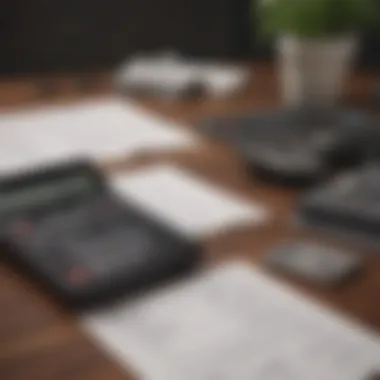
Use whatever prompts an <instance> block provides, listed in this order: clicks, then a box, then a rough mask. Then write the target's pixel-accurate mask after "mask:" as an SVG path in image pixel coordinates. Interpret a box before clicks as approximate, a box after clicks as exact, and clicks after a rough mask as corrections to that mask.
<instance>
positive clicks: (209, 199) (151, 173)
mask: <svg viewBox="0 0 380 380" xmlns="http://www.w3.org/2000/svg"><path fill="white" fill-rule="evenodd" d="M111 183H112V186H113V188H114V190H115V191H116V193H117V194H118V195H119V196H121V197H122V198H123V197H125V198H126V199H127V200H129V201H133V202H134V203H135V204H136V205H137V206H138V207H141V208H142V209H144V210H145V211H146V212H148V213H150V214H151V215H153V216H154V217H156V218H158V219H160V220H162V221H163V222H165V223H167V224H170V225H171V226H172V227H173V228H175V229H178V230H179V231H180V232H181V233H183V234H187V235H188V236H190V237H192V236H195V237H198V236H201V235H209V234H214V233H217V232H221V231H222V230H224V229H228V228H231V227H237V226H239V225H244V226H246V225H251V224H254V225H257V224H263V223H266V222H267V221H268V219H269V212H268V210H267V209H266V208H265V207H264V206H263V205H261V204H259V203H258V202H256V203H255V202H249V201H248V200H246V199H243V198H240V197H238V196H237V195H235V194H232V193H230V192H228V191H226V190H225V189H223V188H221V187H218V186H216V185H213V184H212V183H209V182H208V181H206V180H203V179H202V178H201V177H199V176H197V175H195V174H192V173H191V172H189V171H187V170H183V169H181V168H180V167H179V166H178V167H176V166H171V165H155V166H152V167H148V168H143V169H140V170H138V171H136V172H134V173H125V174H119V175H116V176H115V177H113V178H112V177H111Z"/></svg>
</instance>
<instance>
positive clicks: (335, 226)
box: [297, 163, 380, 246]
mask: <svg viewBox="0 0 380 380" xmlns="http://www.w3.org/2000/svg"><path fill="white" fill-rule="evenodd" d="M297 216H298V219H299V220H300V221H301V222H303V223H306V224H307V225H310V226H313V227H322V228H324V229H326V230H328V231H330V233H331V232H335V233H339V234H340V235H346V236H347V237H350V238H351V239H352V238H356V239H359V240H360V241H364V240H366V241H368V242H370V243H371V244H373V243H375V244H376V246H378V245H379V244H380V238H379V236H380V164H379V163H369V164H367V165H365V166H363V167H361V168H359V169H356V170H353V171H350V172H347V173H345V174H342V175H340V176H338V177H336V178H334V179H333V180H331V181H330V182H328V183H326V184H324V185H322V186H320V187H317V188H315V189H312V190H311V191H309V192H308V193H306V194H305V196H304V197H303V198H302V199H301V201H300V204H299V206H298V210H297Z"/></svg>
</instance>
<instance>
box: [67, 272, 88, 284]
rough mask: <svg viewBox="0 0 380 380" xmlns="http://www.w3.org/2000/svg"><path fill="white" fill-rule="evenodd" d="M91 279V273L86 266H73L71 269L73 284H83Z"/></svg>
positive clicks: (70, 276) (70, 275)
mask: <svg viewBox="0 0 380 380" xmlns="http://www.w3.org/2000/svg"><path fill="white" fill-rule="evenodd" d="M90 279H91V273H90V271H88V270H87V269H85V268H72V269H70V271H69V280H70V283H72V284H73V285H83V284H85V283H87V282H88V281H89V280H90Z"/></svg>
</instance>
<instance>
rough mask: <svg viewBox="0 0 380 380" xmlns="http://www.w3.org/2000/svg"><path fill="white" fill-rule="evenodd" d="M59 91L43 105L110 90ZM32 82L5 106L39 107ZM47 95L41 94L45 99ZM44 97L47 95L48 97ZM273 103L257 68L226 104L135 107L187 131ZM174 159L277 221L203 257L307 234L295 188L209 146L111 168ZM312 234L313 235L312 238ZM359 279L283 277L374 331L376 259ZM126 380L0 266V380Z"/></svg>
mask: <svg viewBox="0 0 380 380" xmlns="http://www.w3.org/2000/svg"><path fill="white" fill-rule="evenodd" d="M369 82H370V81H369V78H368V77H366V76H361V77H359V76H358V77H356V78H355V81H353V82H352V83H351V84H350V87H349V93H350V94H351V95H350V96H351V100H352V99H353V100H355V99H358V98H360V97H361V94H362V93H363V92H364V91H365V90H366V89H367V88H368V84H369ZM56 83H57V84H58V86H57V92H53V93H52V94H51V96H52V99H49V102H50V101H52V102H54V103H56V102H57V103H64V102H67V101H72V100H75V99H79V98H82V97H83V96H94V95H97V94H103V93H109V92H110V91H111V92H112V89H111V87H110V85H109V83H110V82H109V81H108V79H107V76H99V77H98V79H97V80H96V83H97V86H95V87H93V88H90V89H86V90H83V89H82V90H81V91H79V92H78V90H77V89H76V88H75V86H73V85H72V84H73V82H72V81H71V80H70V78H64V77H62V78H58V79H57V82H56ZM40 95H41V93H40V91H39V89H38V88H36V87H35V81H33V80H29V79H28V78H24V79H22V80H12V81H6V82H3V83H2V84H1V85H0V103H1V105H2V106H3V108H12V107H13V106H15V105H18V104H25V105H29V104H33V103H44V102H47V101H48V100H47V99H42V100H41V99H40V97H39V96H40ZM45 95H46V94H45ZM49 96H50V95H49ZM276 102H278V98H277V96H276V87H275V81H274V78H273V76H272V75H271V70H270V69H268V68H266V67H258V68H257V72H256V78H255V79H254V80H253V83H252V86H250V87H249V88H248V89H247V91H245V93H244V94H242V95H239V96H237V97H236V98H234V99H231V100H228V101H208V102H202V103H200V102H198V103H194V102H187V103H182V104H177V105H174V104H168V103H166V104H165V103H158V102H149V101H144V102H142V101H141V103H142V104H144V105H145V106H147V107H148V108H150V109H152V110H155V111H157V112H159V113H160V114H163V115H166V116H170V117H172V118H174V119H176V120H178V121H180V122H184V123H187V124H188V125H189V126H190V124H191V121H192V120H194V119H195V118H197V117H199V116H202V115H206V114H209V113H214V114H215V113H220V114H221V113H223V114H230V113H237V112H240V111H242V110H246V109H252V108H255V109H259V108H263V107H269V106H272V105H274V104H276ZM157 160H163V161H175V162H180V163H181V164H182V165H183V166H184V167H186V168H188V169H189V170H194V171H196V172H198V173H199V174H200V175H203V176H205V178H208V179H209V180H211V181H215V182H216V183H220V184H221V185H223V186H225V187H227V188H230V189H231V190H233V191H235V192H236V193H240V194H242V195H243V196H246V197H247V198H248V199H252V201H255V202H257V201H262V202H263V203H264V204H266V205H267V206H268V207H269V208H270V209H272V210H273V212H274V215H275V218H274V221H273V223H272V224H271V225H270V226H267V227H258V228H257V227H256V228H254V227H252V228H241V229H239V228H236V229H235V230H234V231H231V232H230V233H228V234H224V235H223V236H214V237H210V238H207V239H205V246H206V247H207V260H211V261H213V260H220V259H225V258H228V257H235V256H240V257H245V258H247V259H248V260H251V261H253V262H256V263H259V262H260V258H261V257H262V255H263V253H265V251H266V249H268V248H269V247H271V246H273V245H275V244H276V243H277V242H280V241H282V240H285V239H290V238H292V237H296V236H306V235H310V236H311V233H307V232H305V231H301V230H297V229H296V228H294V227H291V226H289V224H288V218H289V213H290V211H291V209H292V207H293V205H294V202H295V201H296V199H297V198H298V196H299V193H298V192H297V191H292V190H289V189H288V190H285V189H281V188H275V187H272V186H267V185H265V184H263V183H260V182H258V181H254V180H251V179H249V177H248V176H247V174H246V173H245V172H244V170H243V169H242V166H241V165H240V164H239V162H238V160H237V159H236V157H235V156H234V155H233V153H232V152H231V151H229V150H228V149H226V148H223V147H221V146H219V145H217V144H211V143H209V144H208V143H207V144H204V145H203V146H202V147H200V148H199V149H198V151H194V152H183V153H177V154H161V155H157V154H156V155H155V154H147V155H145V156H144V155H142V156H141V157H139V158H137V159H136V160H134V162H130V163H123V162H120V163H119V164H118V165H115V166H112V165H111V166H110V168H111V167H112V168H114V169H117V168H119V169H121V168H122V167H124V168H125V169H128V168H130V169H131V168H132V167H134V166H140V165H149V163H150V162H152V161H155V162H156V161H157ZM314 236H316V235H314ZM366 261H367V265H366V269H365V272H364V274H363V276H362V277H361V278H359V279H358V280H356V281H355V282H353V283H352V284H349V285H348V286H346V287H344V288H341V289H336V290H333V291H323V290H321V289H317V288H315V287H312V286H310V285H307V284H304V283H301V282H300V281H295V280H291V279H288V280H289V281H291V282H293V283H294V284H296V286H299V287H301V288H302V290H303V291H305V292H308V293H311V294H312V296H314V297H317V298H320V299H322V300H323V301H324V302H326V303H328V304H330V305H332V306H333V307H335V308H337V309H340V310H342V311H344V312H347V313H349V314H350V315H352V316H355V317H357V318H359V319H361V320H363V321H365V322H366V323H367V324H369V325H371V326H373V327H375V328H376V329H380V298H379V294H380V256H376V255H370V256H368V258H367V259H366ZM128 378H129V377H128V376H127V375H126V374H125V373H124V372H123V371H122V370H121V369H120V368H119V367H118V365H117V364H115V363H114V362H112V361H110V360H108V359H107V358H106V357H105V356H104V355H102V353H101V352H100V351H99V350H98V349H97V348H95V347H94V346H93V345H92V344H91V342H90V341H89V340H88V339H87V338H86V337H85V336H84V335H83V334H82V332H81V331H80V330H79V328H78V326H77V325H76V323H75V320H74V318H73V317H72V316H71V315H70V313H68V312H67V311H66V310H62V309H61V308H60V307H59V305H57V304H56V303H54V302H52V300H51V299H50V298H49V296H48V295H47V294H46V293H45V292H44V291H43V290H42V289H41V288H39V287H38V286H37V285H35V284H34V283H32V282H30V281H28V279H27V278H25V277H24V276H22V275H20V274H18V273H16V272H15V271H14V270H13V269H12V268H10V267H9V266H8V265H6V264H5V263H3V262H1V263H0V379H1V380H50V379H54V380H118V379H128Z"/></svg>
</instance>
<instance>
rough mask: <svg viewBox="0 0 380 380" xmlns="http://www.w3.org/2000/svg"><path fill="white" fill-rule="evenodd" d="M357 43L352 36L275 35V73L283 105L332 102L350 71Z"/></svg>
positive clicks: (336, 99) (336, 98)
mask: <svg viewBox="0 0 380 380" xmlns="http://www.w3.org/2000/svg"><path fill="white" fill-rule="evenodd" d="M357 46H358V40H357V38H356V37H343V38H336V39H326V40H323V39H300V38H297V37H293V36H282V37H281V38H279V40H278V55H279V57H278V63H279V74H280V82H281V90H282V95H283V99H284V102H285V103H286V105H288V106H299V105H303V104H308V105H330V106H331V105H333V104H334V103H336V102H337V101H338V100H339V97H340V95H341V94H342V90H343V86H344V83H345V81H346V79H347V76H348V74H349V73H350V71H351V67H352V64H353V60H354V57H355V55H356V54H355V53H356V50H357Z"/></svg>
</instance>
